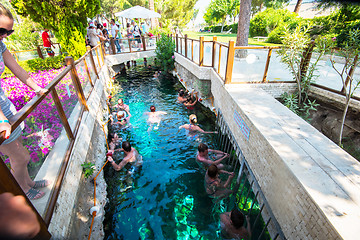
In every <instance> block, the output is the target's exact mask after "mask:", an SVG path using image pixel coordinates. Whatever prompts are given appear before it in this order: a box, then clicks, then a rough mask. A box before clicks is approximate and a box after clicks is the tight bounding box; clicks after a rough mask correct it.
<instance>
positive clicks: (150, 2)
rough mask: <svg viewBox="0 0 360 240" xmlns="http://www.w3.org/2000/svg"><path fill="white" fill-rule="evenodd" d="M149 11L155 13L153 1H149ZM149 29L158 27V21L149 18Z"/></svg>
mask: <svg viewBox="0 0 360 240" xmlns="http://www.w3.org/2000/svg"><path fill="white" fill-rule="evenodd" d="M149 9H150V10H151V11H155V7H154V0H149ZM150 21H151V28H155V27H158V26H159V21H158V20H157V18H151V19H150Z"/></svg>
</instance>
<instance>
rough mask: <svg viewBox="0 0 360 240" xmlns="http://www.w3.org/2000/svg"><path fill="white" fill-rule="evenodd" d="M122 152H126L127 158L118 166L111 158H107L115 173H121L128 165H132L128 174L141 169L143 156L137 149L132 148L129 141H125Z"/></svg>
mask: <svg viewBox="0 0 360 240" xmlns="http://www.w3.org/2000/svg"><path fill="white" fill-rule="evenodd" d="M120 151H124V154H125V157H124V159H123V160H122V161H121V162H120V163H119V164H116V163H115V161H114V159H113V158H112V157H111V156H108V158H107V160H108V161H109V162H110V163H111V165H112V166H113V168H114V169H115V171H120V170H121V169H122V168H123V167H125V165H126V164H127V163H130V164H131V167H130V169H129V172H128V173H130V174H132V173H133V172H134V171H136V170H137V169H139V168H140V167H141V165H142V163H143V160H142V156H141V155H140V154H139V152H138V151H137V150H136V149H135V148H133V147H131V144H130V143H129V142H128V141H124V142H123V143H122V149H120Z"/></svg>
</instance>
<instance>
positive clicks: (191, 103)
mask: <svg viewBox="0 0 360 240" xmlns="http://www.w3.org/2000/svg"><path fill="white" fill-rule="evenodd" d="M194 94H195V96H194V95H193V94H192V93H191V94H190V96H188V97H187V98H186V101H185V102H183V104H184V106H185V107H186V108H187V109H189V110H193V109H194V108H195V104H196V103H197V101H198V95H197V94H198V93H197V92H195V93H194Z"/></svg>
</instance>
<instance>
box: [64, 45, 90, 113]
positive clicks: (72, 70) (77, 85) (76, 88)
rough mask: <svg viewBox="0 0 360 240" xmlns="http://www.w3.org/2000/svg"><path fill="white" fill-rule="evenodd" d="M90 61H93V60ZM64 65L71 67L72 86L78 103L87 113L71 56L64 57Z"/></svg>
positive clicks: (87, 109)
mask: <svg viewBox="0 0 360 240" xmlns="http://www.w3.org/2000/svg"><path fill="white" fill-rule="evenodd" d="M90 53H91V51H90ZM92 61H94V59H93V60H92ZM65 63H66V65H67V66H71V71H70V75H71V79H72V82H73V84H74V87H75V90H76V93H77V95H78V98H79V101H80V102H81V103H82V105H83V106H84V108H85V111H89V108H88V106H87V104H86V99H85V95H84V92H83V89H82V87H81V83H80V79H79V76H78V74H77V71H76V68H75V63H74V59H73V58H72V57H71V56H67V57H65Z"/></svg>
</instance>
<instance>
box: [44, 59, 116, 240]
mask: <svg viewBox="0 0 360 240" xmlns="http://www.w3.org/2000/svg"><path fill="white" fill-rule="evenodd" d="M99 77H100V78H99V79H97V81H96V83H95V87H94V90H93V91H92V93H91V95H90V97H89V99H88V101H87V104H88V107H89V111H88V112H84V114H83V117H82V120H81V124H80V128H79V131H78V134H77V138H76V140H75V143H74V147H73V152H72V153H71V156H70V159H69V165H68V168H67V172H66V174H65V177H64V181H63V184H62V187H61V191H60V194H59V197H58V199H57V202H56V206H55V210H54V214H53V217H52V219H51V223H50V225H49V228H48V230H49V232H50V233H51V234H52V239H70V238H69V236H70V233H71V230H72V224H73V222H74V218H76V207H77V202H78V199H77V197H78V196H79V195H80V192H81V191H82V190H83V189H81V180H82V178H81V176H82V166H81V164H82V163H84V162H85V160H86V156H88V154H90V152H92V151H94V148H90V141H92V139H93V132H94V127H95V126H99V125H101V124H100V123H99V121H101V120H102V119H103V115H104V108H105V109H106V105H105V106H104V102H105V101H106V99H107V96H108V94H107V93H106V91H107V85H108V83H107V82H108V81H109V80H110V77H109V75H108V69H107V67H106V65H104V66H103V68H102V70H101V71H100V73H99ZM101 147H102V148H103V150H104V151H105V146H104V145H102V146H101ZM97 151H99V150H97ZM99 179H100V178H99ZM102 186H103V187H99V189H97V191H99V192H101V191H103V190H104V188H105V185H104V183H103V185H102ZM91 195H93V194H91ZM91 197H92V196H90V198H91ZM98 197H99V198H98V204H99V205H100V208H101V207H103V206H104V205H105V203H106V200H105V198H106V195H103V196H101V194H99V195H98ZM88 214H90V213H88ZM86 217H87V218H88V217H89V216H86ZM90 221H91V218H90ZM98 222H99V224H102V221H98Z"/></svg>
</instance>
